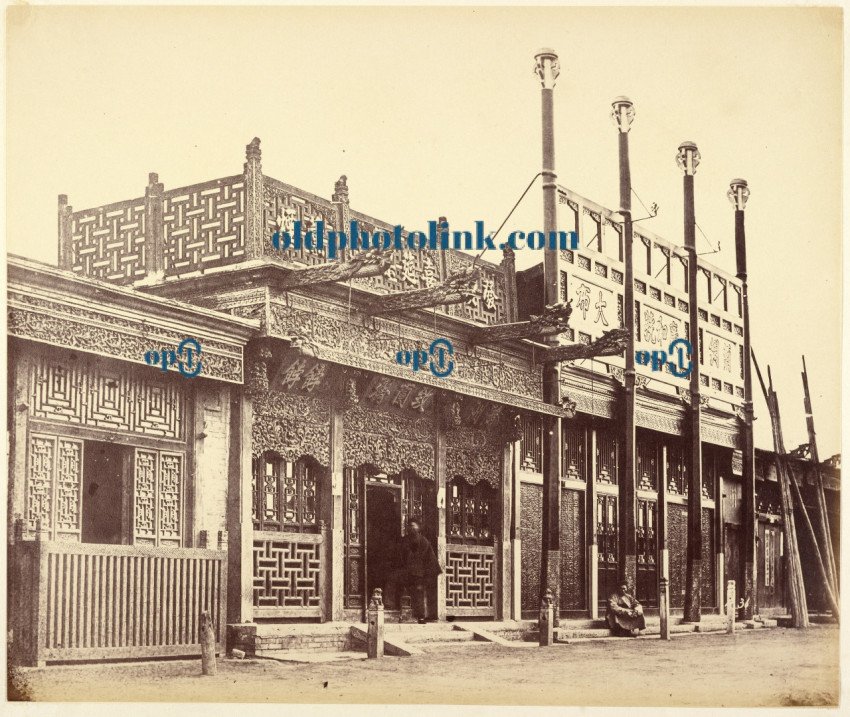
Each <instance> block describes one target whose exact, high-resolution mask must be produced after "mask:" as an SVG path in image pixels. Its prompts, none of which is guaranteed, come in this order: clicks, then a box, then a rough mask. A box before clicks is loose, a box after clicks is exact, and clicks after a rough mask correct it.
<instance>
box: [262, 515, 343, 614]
mask: <svg viewBox="0 0 850 717" xmlns="http://www.w3.org/2000/svg"><path fill="white" fill-rule="evenodd" d="M328 547H329V545H328V539H327V530H326V529H325V528H324V527H323V529H322V532H321V533H319V534H309V533H282V532H281V533H278V532H271V531H258V530H255V531H254V589H253V593H254V615H255V617H313V618H319V619H321V620H323V619H324V616H325V606H326V605H327V599H326V596H325V589H326V586H327V584H328V583H327V581H326V579H325V572H326V570H327V568H328Z"/></svg>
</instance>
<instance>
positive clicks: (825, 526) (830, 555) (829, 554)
mask: <svg viewBox="0 0 850 717" xmlns="http://www.w3.org/2000/svg"><path fill="white" fill-rule="evenodd" d="M802 358H803V372H802V373H801V374H800V375H801V376H802V379H803V409H804V410H805V412H806V429H807V431H808V434H809V451H810V454H811V459H812V466H813V467H814V471H815V496H816V498H817V503H818V511H819V517H820V520H819V521H818V527H819V528H820V533H821V540H822V541H823V545H824V551H825V552H826V568H827V573H828V575H829V581H830V585H831V586H832V591H833V594H834V595H835V596H836V597H837V596H838V593H839V586H838V571H837V570H836V568H835V553H834V552H833V550H832V537H831V536H832V534H831V532H830V529H829V515H828V513H827V510H826V496H825V495H824V492H823V476H822V475H821V472H820V458H819V456H818V443H817V437H816V435H815V419H814V416H813V414H812V399H811V395H810V394H809V374H808V370H807V369H806V357H805V356H803V357H802Z"/></svg>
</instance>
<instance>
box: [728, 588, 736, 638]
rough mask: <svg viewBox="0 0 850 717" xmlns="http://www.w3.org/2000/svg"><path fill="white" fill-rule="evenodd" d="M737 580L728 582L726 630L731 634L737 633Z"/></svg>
mask: <svg viewBox="0 0 850 717" xmlns="http://www.w3.org/2000/svg"><path fill="white" fill-rule="evenodd" d="M735 612H736V608H735V581H734V580H730V581H729V582H728V583H726V632H727V634H729V635H732V634H734V633H735Z"/></svg>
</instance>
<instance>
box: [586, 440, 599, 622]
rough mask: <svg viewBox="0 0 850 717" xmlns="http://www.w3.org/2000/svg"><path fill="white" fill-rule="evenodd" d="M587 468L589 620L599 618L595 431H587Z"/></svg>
mask: <svg viewBox="0 0 850 717" xmlns="http://www.w3.org/2000/svg"><path fill="white" fill-rule="evenodd" d="M588 438H589V440H588V445H589V447H590V450H589V451H588V461H587V463H588V466H589V469H590V473H589V475H588V476H587V510H586V517H587V578H588V590H587V600H588V602H589V605H588V613H589V614H590V617H591V619H593V620H596V619H598V618H599V543H598V538H597V536H596V429H595V428H591V429H590V430H589V431H588Z"/></svg>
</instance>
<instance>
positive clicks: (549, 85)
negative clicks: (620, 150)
mask: <svg viewBox="0 0 850 717" xmlns="http://www.w3.org/2000/svg"><path fill="white" fill-rule="evenodd" d="M534 59H535V63H536V64H535V70H536V72H537V75H538V77H539V78H540V83H541V85H542V89H541V100H542V116H543V171H542V172H541V174H542V175H543V233H544V234H545V235H546V236H547V237H548V236H551V234H550V232H554V231H556V230H557V228H558V216H557V211H558V204H557V196H556V192H557V184H556V181H555V180H556V179H557V175H556V174H555V134H554V102H553V96H552V95H553V89H554V87H555V80H556V79H557V78H558V75H559V74H560V65H559V64H558V56H557V55H556V54H555V52H554V50H551V49H548V48H544V49H542V50H539V51H538V52H537V54H536V55H535V56H534ZM559 280H560V277H559V272H558V250H557V249H553V248H550V247H548V246H547V248H546V249H545V251H544V253H543V284H544V305H550V304H556V303H557V302H558V300H559V293H560V292H559V286H558V284H559ZM548 343H550V344H551V345H553V346H554V345H556V343H557V339H556V338H555V337H549V339H548ZM543 400H544V401H545V402H546V403H550V404H553V405H558V404H559V403H560V400H561V387H560V369H559V367H558V364H557V363H549V364H545V365H544V367H543ZM560 443H561V421H560V419H559V418H557V417H555V416H544V417H543V540H542V546H541V547H542V550H541V556H540V600H541V601H543V600H545V599H546V594H547V591H551V595H552V596H553V598H554V605H555V611H554V623H553V625H557V624H558V612H559V610H558V606H559V605H560V604H561V600H560V594H561V579H560V577H561V559H560V556H561V552H560V551H561V535H560V526H561V521H560V515H561V480H560Z"/></svg>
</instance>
